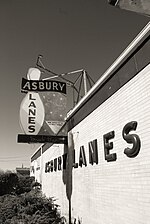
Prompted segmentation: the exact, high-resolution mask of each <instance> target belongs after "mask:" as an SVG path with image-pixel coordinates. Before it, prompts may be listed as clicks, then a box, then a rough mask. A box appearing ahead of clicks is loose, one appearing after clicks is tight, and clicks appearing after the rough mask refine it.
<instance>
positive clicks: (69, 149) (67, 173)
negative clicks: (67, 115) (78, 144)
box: [62, 132, 74, 224]
mask: <svg viewBox="0 0 150 224" xmlns="http://www.w3.org/2000/svg"><path fill="white" fill-rule="evenodd" d="M73 151H74V142H73V135H72V133H71V132H70V133H68V145H64V156H66V159H67V163H66V164H67V166H66V167H64V168H65V169H63V173H62V179H63V183H64V184H65V185H66V196H67V199H68V202H69V224H71V195H72V169H73Z"/></svg>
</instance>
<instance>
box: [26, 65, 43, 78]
mask: <svg viewBox="0 0 150 224" xmlns="http://www.w3.org/2000/svg"><path fill="white" fill-rule="evenodd" d="M40 76H41V71H40V70H39V69H38V68H29V70H28V73H27V78H28V80H39V79H40Z"/></svg>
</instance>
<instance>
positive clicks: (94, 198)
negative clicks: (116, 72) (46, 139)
mask: <svg viewBox="0 0 150 224" xmlns="http://www.w3.org/2000/svg"><path fill="white" fill-rule="evenodd" d="M131 121H136V122H137V123H138V125H137V129H136V130H135V131H131V132H130V133H135V134H137V135H138V136H139V138H140V140H141V149H140V152H139V154H138V155H137V156H136V157H135V158H129V157H127V156H126V155H125V154H124V149H125V148H126V147H130V148H132V144H128V143H127V142H126V141H125V140H124V139H123V137H122V130H123V127H124V126H125V124H127V123H128V122H131ZM110 131H114V132H115V137H114V138H113V139H111V140H110V142H113V149H112V150H110V153H116V154H117V160H116V161H113V162H107V161H106V160H105V155H104V143H103V135H104V134H106V133H108V132H110ZM70 133H72V135H73V142H74V147H73V148H74V149H75V161H76V162H77V163H78V162H79V150H80V147H81V146H84V149H85V156H86V161H87V166H84V165H83V166H82V167H80V166H79V167H78V168H73V169H70V172H68V171H66V170H64V171H63V170H57V171H53V172H47V173H45V163H46V162H48V161H51V160H53V159H55V158H57V157H59V156H62V155H63V154H64V152H65V148H64V146H63V145H56V144H55V145H53V146H52V147H50V148H49V149H48V150H47V151H45V152H44V154H43V155H42V156H41V169H40V172H41V177H42V190H43V192H44V193H45V194H46V196H48V197H52V196H53V197H54V198H56V199H57V201H56V203H57V204H59V205H60V206H61V208H60V209H61V213H62V215H65V216H66V217H69V211H70V212H71V216H72V220H75V219H76V222H74V223H76V224H77V223H82V224H127V223H128V224H135V223H136V224H149V223H150V159H149V158H150V146H149V145H150V65H148V66H147V67H146V68H145V69H143V70H142V71H141V72H140V73H139V74H138V75H136V76H135V77H134V78H133V79H131V80H130V81H129V82H128V83H127V84H125V85H124V86H123V87H122V88H121V89H119V90H118V91H117V92H116V93H115V94H113V95H112V96H111V97H110V98H109V99H107V100H106V101H105V102H104V103H103V104H102V105H100V106H99V107H98V108H97V109H96V110H94V111H93V112H92V113H91V114H90V115H89V116H88V117H86V118H85V119H84V120H83V121H82V122H80V123H79V124H78V125H77V126H75V127H74V128H73V129H72V130H71V131H70ZM95 139H97V143H98V164H93V165H91V164H89V148H88V143H89V142H90V141H93V140H95ZM79 220H80V222H79Z"/></svg>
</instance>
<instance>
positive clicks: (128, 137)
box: [122, 121, 141, 158]
mask: <svg viewBox="0 0 150 224" xmlns="http://www.w3.org/2000/svg"><path fill="white" fill-rule="evenodd" d="M136 128H137V122H136V121H131V122H129V123H127V124H126V125H125V126H124V128H123V131H122V136H123V139H124V140H125V141H126V142H127V143H129V144H131V143H132V144H133V147H132V148H126V149H125V150H124V153H125V154H126V155H127V156H128V157H130V158H133V157H136V156H137V155H138V153H139V151H140V148H141V141H140V138H139V136H138V135H136V134H129V132H130V131H132V130H136Z"/></svg>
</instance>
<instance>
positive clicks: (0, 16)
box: [0, 0, 149, 170]
mask: <svg viewBox="0 0 150 224" xmlns="http://www.w3.org/2000/svg"><path fill="white" fill-rule="evenodd" d="M148 21H149V19H148V17H144V16H142V15H139V14H136V13H134V12H129V11H124V10H120V9H117V8H115V7H112V6H110V5H109V4H108V3H107V0H101V1H100V0H92V1H91V0H32V1H31V0H0V79H1V80H0V103H1V107H0V141H1V144H0V169H3V170H15V168H16V167H21V166H22V164H23V166H24V167H29V166H30V157H31V155H33V153H34V152H35V151H36V149H37V147H38V145H37V144H27V143H26V144H23V143H17V135H18V134H21V133H23V131H22V129H21V127H20V123H19V110H20V104H21V101H22V100H23V98H24V97H25V95H24V94H23V93H21V91H20V89H21V80H22V78H23V77H24V78H26V74H27V71H28V69H29V68H30V67H35V65H36V60H37V57H38V55H39V54H41V55H43V59H42V62H43V63H44V65H45V67H47V68H49V69H50V70H52V71H54V72H56V73H57V74H62V73H67V72H70V71H74V70H78V69H82V68H83V69H85V70H86V71H87V73H88V74H89V75H90V76H91V77H92V79H93V80H94V81H97V80H98V79H99V78H100V76H101V75H102V74H103V73H104V72H105V71H106V70H107V68H108V67H109V66H111V64H112V63H113V62H114V61H115V59H116V58H117V57H118V56H119V55H120V54H121V52H122V51H123V50H124V49H125V48H126V47H127V46H128V45H129V43H130V42H131V41H132V40H133V39H134V38H135V37H136V35H137V34H138V33H139V32H140V31H141V30H142V29H143V28H144V26H145V25H146V24H147V23H148ZM45 75H46V77H49V74H45ZM67 97H68V100H70V99H69V96H67Z"/></svg>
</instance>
